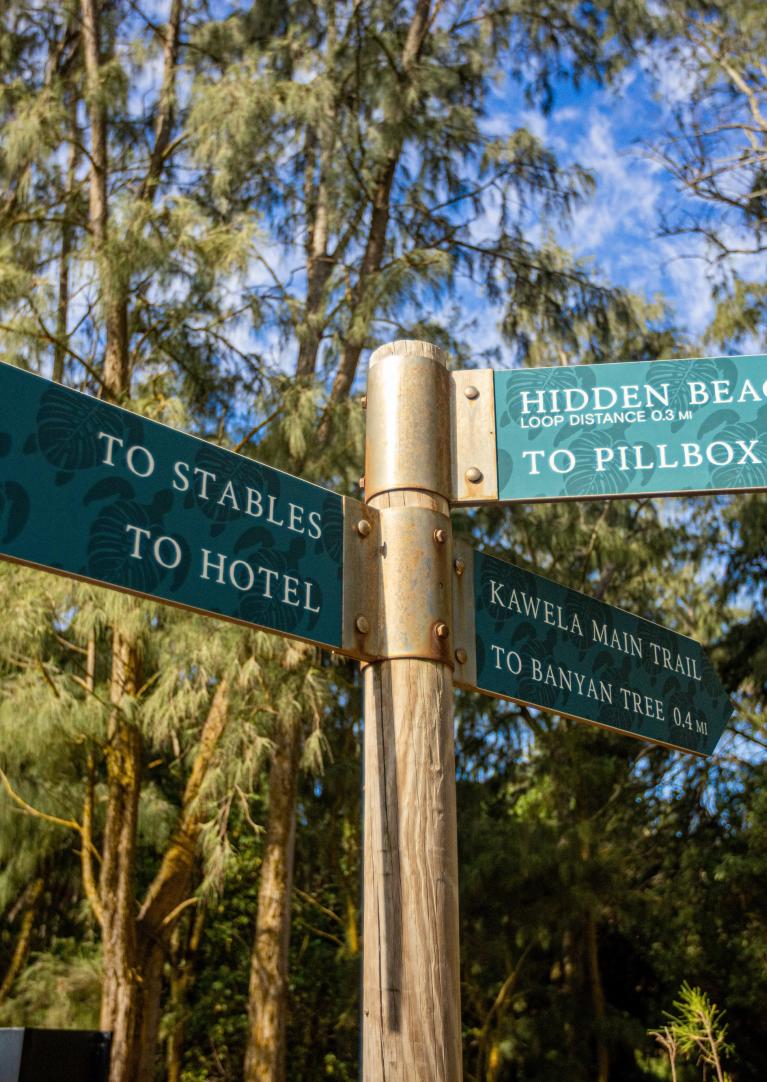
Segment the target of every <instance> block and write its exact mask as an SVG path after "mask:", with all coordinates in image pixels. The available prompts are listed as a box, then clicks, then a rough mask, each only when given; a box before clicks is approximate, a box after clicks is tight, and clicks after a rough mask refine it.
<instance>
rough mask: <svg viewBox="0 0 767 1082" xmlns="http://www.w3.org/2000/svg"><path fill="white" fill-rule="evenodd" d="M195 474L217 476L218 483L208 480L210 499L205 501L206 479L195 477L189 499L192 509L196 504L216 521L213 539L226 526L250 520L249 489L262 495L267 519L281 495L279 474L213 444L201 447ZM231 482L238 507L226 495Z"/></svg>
mask: <svg viewBox="0 0 767 1082" xmlns="http://www.w3.org/2000/svg"><path fill="white" fill-rule="evenodd" d="M193 470H205V471H206V473H209V474H213V475H214V479H211V478H208V479H207V495H206V498H205V499H203V497H202V492H203V488H202V485H201V482H200V477H201V476H204V475H199V474H194V473H193V475H192V481H191V488H190V495H189V496H188V498H187V503H188V505H190V506H191V505H192V504H194V505H195V506H196V507H197V508H198V509H199V510H200V511H201V512H202V513H203V515H205V517H206V518H209V519H211V520H212V522H213V530H212V531H211V535H212V536H213V537H216V536H217V535H218V534H220V533H221V530H222V528H223V526H224V525H225V524H226V523H228V522H234V521H237V520H239V519H242V518H246V512H245V507H246V506H247V502H246V501H247V489H248V488H251V489H253V490H254V491H255V492H257V493H259V495H260V497H261V500H262V512H261V514H262V516H263V517H264V518H265V517H266V515H267V513H268V509H269V502H268V497H269V496H273V497H274V498H275V500H276V499H278V498H279V495H280V475H279V474H278V473H277V471H276V470H266V469H264V468H263V467H262V466H261V464H260V463H258V462H254V461H253V460H252V459H250V458H245V457H244V456H243V455H236V454H232V452H231V451H224V450H223V449H222V448H219V447H213V446H211V445H210V444H206V443H200V445H199V447H198V448H197V453H196V454H195V457H194V465H193ZM230 482H231V488H229V490H228V493H229V494H231V493H234V499H235V500H236V502H237V506H236V507H235V505H234V502H233V501H232V499H231V498H230V495H229V494H227V496H226V498H224V495H223V494H224V491H225V489H226V486H227V484H229V483H230ZM253 498H254V499H255V497H253ZM246 521H247V518H246Z"/></svg>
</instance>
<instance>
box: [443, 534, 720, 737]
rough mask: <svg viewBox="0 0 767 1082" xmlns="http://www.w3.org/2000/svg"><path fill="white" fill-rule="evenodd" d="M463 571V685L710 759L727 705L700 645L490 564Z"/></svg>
mask: <svg viewBox="0 0 767 1082" xmlns="http://www.w3.org/2000/svg"><path fill="white" fill-rule="evenodd" d="M466 563H467V571H469V572H470V575H469V576H467V578H468V581H467V582H466V584H465V587H464V589H465V590H466V591H473V595H472V596H470V597H469V604H468V605H465V606H464V620H463V635H464V639H465V641H466V643H467V645H468V646H469V648H472V647H473V648H474V649H476V672H473V671H469V670H466V671H464V672H463V673H461V672H458V673H457V680H458V682H459V683H463V684H464V685H465V686H470V687H475V688H477V689H478V690H480V691H485V692H490V694H493V695H498V696H501V697H503V698H508V699H512V700H514V701H516V702H520V703H525V704H527V705H530V706H533V707H536V708H537V709H540V710H546V711H552V712H554V713H557V714H562V715H565V716H567V717H571V718H577V719H580V720H582V721H589V722H593V723H594V724H596V725H601V726H603V727H605V728H609V729H617V730H620V731H621V732H624V733H628V734H630V735H632V736H636V737H641V738H642V739H644V740H649V741H652V742H654V743H658V744H665V745H668V746H670V747H673V748H683V749H684V750H686V751H691V752H697V753H698V754H701V755H709V754H711V753H712V752H713V750H714V748H715V747H716V744H717V741H718V740H719V737H720V736H721V735H722V732H723V731H724V728H725V725H726V724H727V721H728V719H729V717H730V714H731V713H732V707H731V704H730V700H729V698H728V696H727V693H726V692H725V690H724V688H723V687H722V685H721V683H720V681H719V678H718V677H717V675H716V673H715V672H714V670H713V668H712V666H711V663H710V662H709V660H708V658H707V657H706V655H705V653H704V652H703V649H702V647H701V646H700V644H699V643H697V642H695V641H694V640H693V639H689V638H687V636H685V635H680V634H678V633H677V632H675V631H670V630H668V629H667V628H664V627H660V626H659V625H658V624H654V623H651V622H650V621H649V620H644V619H642V618H641V617H639V616H632V615H631V614H630V613H628V612H624V610H623V609H618V608H614V607H613V606H612V605H606V604H604V603H603V602H601V601H597V600H595V599H594V598H591V597H588V596H587V595H586V594H582V593H579V592H578V591H577V590H571V589H568V588H567V587H565V586H560V585H558V584H557V583H555V582H550V581H549V580H548V579H545V578H542V577H541V576H540V575H535V574H533V573H532V572H530V571H525V570H523V569H522V568H520V567H516V566H515V565H514V564H510V563H506V562H505V561H503V560H498V559H495V558H494V557H492V556H485V555H484V554H482V553H480V552H475V553H474V554H473V557H472V555H471V554H470V553H468V554H467V556H466ZM472 563H473V574H471V568H470V566H468V565H470V564H472ZM472 610H473V614H472ZM472 623H473V626H472ZM472 632H473V636H474V642H473V643H472V642H471V641H470V638H471V635H472ZM461 633H462V631H461V629H459V632H458V634H459V636H460V635H461ZM462 641H463V640H462Z"/></svg>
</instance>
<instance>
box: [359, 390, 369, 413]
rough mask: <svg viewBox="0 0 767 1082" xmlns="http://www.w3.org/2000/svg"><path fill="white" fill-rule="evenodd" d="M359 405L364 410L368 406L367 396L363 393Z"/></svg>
mask: <svg viewBox="0 0 767 1082" xmlns="http://www.w3.org/2000/svg"><path fill="white" fill-rule="evenodd" d="M360 405H361V406H362V408H363V409H364V410H366V409H367V408H368V396H367V395H366V394H363V396H362V398H361V399H360Z"/></svg>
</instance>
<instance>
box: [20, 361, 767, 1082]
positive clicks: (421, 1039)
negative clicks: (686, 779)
mask: <svg viewBox="0 0 767 1082" xmlns="http://www.w3.org/2000/svg"><path fill="white" fill-rule="evenodd" d="M367 409H368V424H367V441H366V468H365V493H366V503H365V504H361V503H359V502H358V501H356V500H352V499H349V498H346V497H340V496H338V495H336V494H335V493H332V492H329V491H327V490H325V489H322V488H319V487H318V486H316V485H312V484H309V483H308V482H306V481H304V480H302V479H300V478H297V477H293V476H291V475H289V474H286V473H283V472H281V471H279V470H275V469H273V468H271V467H269V466H265V465H262V464H260V463H257V462H254V461H253V460H252V459H249V458H245V457H243V456H241V455H237V454H235V453H233V452H230V451H226V450H223V449H222V448H219V447H216V446H213V445H211V444H208V443H205V442H203V441H201V440H198V439H196V438H195V437H192V436H188V435H185V434H183V433H181V432H177V431H175V430H174V429H170V428H167V427H166V426H164V425H161V424H157V423H156V422H154V421H150V420H148V419H146V418H144V417H140V416H138V415H136V414H134V413H131V412H129V411H127V410H124V409H121V408H119V407H116V406H113V405H109V404H107V403H105V402H101V401H99V400H97V399H94V398H91V397H89V396H87V395H82V394H79V393H78V392H75V391H72V390H69V389H67V388H64V387H60V386H58V385H56V384H52V383H50V382H49V381H47V380H43V379H40V378H39V377H37V376H33V375H30V374H29V373H26V372H22V371H20V370H19V369H15V368H12V367H10V366H8V365H0V556H3V557H5V558H7V559H10V560H14V561H17V562H20V563H25V564H29V565H31V566H34V567H39V568H43V569H46V570H50V571H55V572H57V573H59V574H64V575H68V576H71V577H73V578H78V579H85V580H87V581H91V582H95V583H99V584H102V585H105V586H110V587H113V588H116V589H119V590H126V591H128V592H131V593H134V594H138V595H140V596H144V597H148V598H152V599H155V600H158V601H162V602H167V603H170V604H175V605H181V606H184V607H186V608H190V609H194V610H195V611H198V612H203V613H207V614H209V615H211V616H216V617H218V618H221V619H226V620H234V621H236V622H239V623H244V624H250V625H255V626H258V627H262V628H266V629H267V630H270V631H273V632H276V633H278V634H282V635H289V636H293V637H296V638H299V639H303V640H305V641H307V642H311V643H315V644H317V645H319V646H322V647H325V648H328V649H331V650H335V651H339V652H341V653H345V654H348V655H350V656H352V657H355V658H358V659H360V660H362V661H365V662H367V664H366V665H365V669H364V698H365V795H364V811H365V815H364V876H365V887H364V916H363V920H364V960H363V1040H362V1064H363V1066H362V1074H363V1078H364V1082H395V1080H396V1082H460V1079H461V1041H460V1034H461V1028H460V998H459V972H458V858H457V838H456V806H455V761H454V747H453V684H454V680H455V683H456V684H458V685H459V686H462V687H469V688H475V689H478V690H480V691H482V692H485V693H487V694H490V695H493V696H497V697H500V698H508V699H511V700H513V701H517V702H522V703H525V704H528V705H529V706H532V707H534V708H535V709H539V710H547V711H551V712H554V713H557V714H562V715H564V716H566V717H573V718H578V719H581V720H584V721H589V722H592V723H594V724H596V725H600V726H603V727H605V728H610V729H615V730H618V731H620V732H623V733H627V734H629V735H631V736H634V737H639V738H641V739H644V740H648V741H651V742H653V743H656V744H662V745H665V746H668V747H672V748H678V749H682V750H685V751H688V752H692V753H695V754H699V755H706V754H710V753H712V752H713V750H714V748H715V746H716V743H717V740H718V739H719V737H720V735H721V733H722V732H723V730H724V727H725V725H726V723H727V720H728V718H729V716H730V713H731V705H730V702H729V700H728V698H727V695H726V693H725V691H724V689H723V688H722V686H721V684H720V683H719V680H718V678H717V677H716V675H715V673H714V671H713V669H712V667H711V665H710V663H709V662H708V659H707V658H706V656H705V654H704V652H703V650H702V648H701V647H700V645H699V644H698V643H696V642H694V641H693V640H691V639H688V638H686V637H685V636H683V635H680V634H678V633H677V632H674V631H671V630H667V629H664V628H662V627H659V626H658V625H656V624H653V623H651V622H649V621H647V620H644V619H642V618H640V617H636V616H632V615H630V614H629V613H626V612H624V611H623V610H620V609H616V608H614V607H613V606H609V605H605V604H604V603H602V602H599V601H596V600H595V599H593V598H589V597H588V596H586V595H585V594H581V593H578V592H577V591H574V590H570V589H568V588H566V587H563V586H559V585H557V584H556V583H553V582H550V581H548V580H546V579H544V578H542V577H541V576H539V575H535V574H532V573H531V572H529V571H525V570H523V569H521V568H518V567H515V566H514V565H512V564H509V563H506V562H505V561H502V560H498V559H496V558H494V557H492V556H488V555H484V554H482V553H479V552H474V551H473V550H472V549H470V548H468V547H466V546H462V545H456V546H454V545H453V537H452V528H451V522H450V508H451V506H452V505H457V504H479V503H486V502H491V501H498V500H502V501H537V500H562V499H596V498H604V497H630V496H637V495H650V494H672V493H683V492H723V491H743V490H747V491H748V490H754V489H762V488H767V358H765V357H748V358H719V359H714V360H705V361H668V362H642V363H637V364H622V365H598V366H580V367H576V366H573V367H562V368H557V369H535V370H528V371H523V372H522V371H520V372H497V373H493V372H489V371H464V372H454V373H452V374H451V373H449V372H448V369H447V358H446V355H445V354H443V353H442V352H441V351H440V350H439V349H437V348H436V347H434V346H431V345H429V344H427V343H424V342H410V341H405V342H395V343H392V344H390V345H388V346H384V347H382V348H381V349H379V350H377V351H376V352H375V353H374V354H373V356H372V358H371V361H370V371H369V383H368V395H367Z"/></svg>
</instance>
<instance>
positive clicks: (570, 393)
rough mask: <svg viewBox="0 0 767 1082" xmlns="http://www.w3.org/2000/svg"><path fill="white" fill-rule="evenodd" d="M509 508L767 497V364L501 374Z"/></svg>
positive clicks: (727, 360)
mask: <svg viewBox="0 0 767 1082" xmlns="http://www.w3.org/2000/svg"><path fill="white" fill-rule="evenodd" d="M493 392H494V399H495V433H496V441H497V466H498V499H500V500H508V501H519V500H524V501H534V500H563V499H589V498H591V499H597V498H603V497H621V496H649V495H654V496H663V495H673V494H675V493H705V492H734V491H753V490H755V489H764V488H767V357H764V356H759V357H714V358H708V359H705V360H676V361H641V362H640V361H638V362H630V363H626V364H594V365H572V366H568V365H565V366H563V367H560V368H528V369H520V370H517V371H511V372H495V373H494V376H493Z"/></svg>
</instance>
